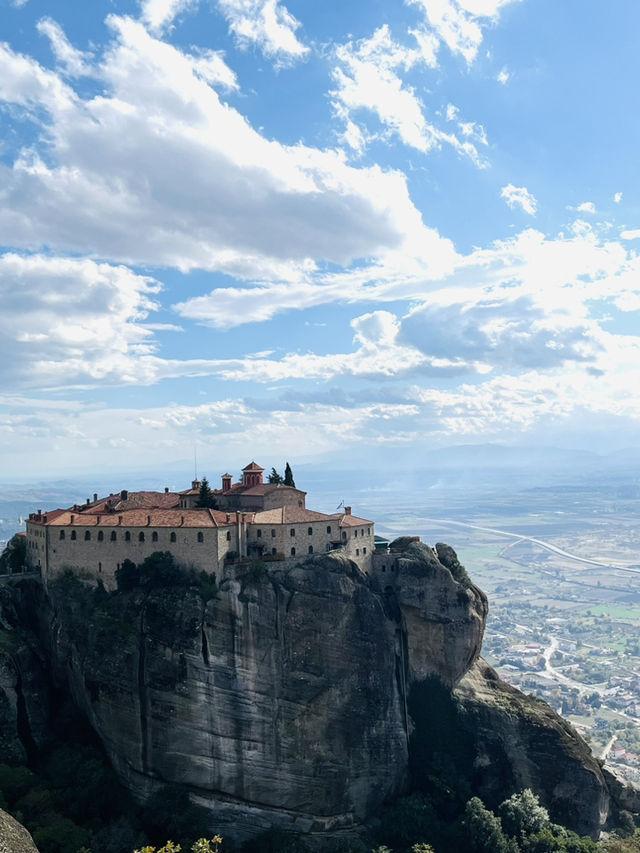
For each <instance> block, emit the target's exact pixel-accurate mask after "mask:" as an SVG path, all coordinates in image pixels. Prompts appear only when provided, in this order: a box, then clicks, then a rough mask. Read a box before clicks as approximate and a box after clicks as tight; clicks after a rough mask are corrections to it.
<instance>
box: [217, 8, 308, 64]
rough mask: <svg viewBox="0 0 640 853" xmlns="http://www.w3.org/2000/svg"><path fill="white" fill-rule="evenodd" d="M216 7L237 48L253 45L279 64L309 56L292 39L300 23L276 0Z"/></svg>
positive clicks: (304, 46)
mask: <svg viewBox="0 0 640 853" xmlns="http://www.w3.org/2000/svg"><path fill="white" fill-rule="evenodd" d="M218 8H219V9H220V11H221V12H222V14H223V15H224V16H225V17H226V19H227V21H228V22H229V29H230V31H231V32H232V33H233V34H234V35H235V37H236V39H237V40H238V42H239V44H240V45H241V46H244V47H247V46H248V45H252V44H255V45H256V46H257V47H258V48H259V49H260V50H261V51H262V52H263V53H264V55H265V56H268V57H270V58H274V59H276V60H277V61H278V63H279V64H288V63H290V62H294V61H296V60H300V59H304V57H305V56H307V54H308V53H309V48H308V47H307V46H306V45H304V44H303V43H302V42H301V41H300V40H299V39H298V37H297V36H296V30H298V29H299V28H300V21H298V20H296V18H294V16H293V15H292V14H291V13H290V12H289V11H288V10H287V8H286V7H285V6H283V5H281V3H280V0H218Z"/></svg>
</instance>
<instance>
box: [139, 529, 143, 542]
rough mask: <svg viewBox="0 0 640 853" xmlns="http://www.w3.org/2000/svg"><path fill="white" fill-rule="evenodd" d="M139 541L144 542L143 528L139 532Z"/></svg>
mask: <svg viewBox="0 0 640 853" xmlns="http://www.w3.org/2000/svg"><path fill="white" fill-rule="evenodd" d="M138 542H144V533H143V532H142V530H141V531H140V533H138Z"/></svg>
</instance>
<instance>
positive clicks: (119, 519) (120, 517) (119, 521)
mask: <svg viewBox="0 0 640 853" xmlns="http://www.w3.org/2000/svg"><path fill="white" fill-rule="evenodd" d="M118 524H122V516H121V515H119V516H118Z"/></svg>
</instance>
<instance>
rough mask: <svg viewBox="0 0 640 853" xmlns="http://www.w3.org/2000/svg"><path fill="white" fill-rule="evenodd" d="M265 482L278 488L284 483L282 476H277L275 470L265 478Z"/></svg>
mask: <svg viewBox="0 0 640 853" xmlns="http://www.w3.org/2000/svg"><path fill="white" fill-rule="evenodd" d="M267 482H268V483H271V484H272V485H275V486H279V485H281V484H282V483H284V480H283V479H282V476H281V475H280V474H278V472H277V471H276V469H275V468H272V469H271V473H270V474H269V476H268V477H267Z"/></svg>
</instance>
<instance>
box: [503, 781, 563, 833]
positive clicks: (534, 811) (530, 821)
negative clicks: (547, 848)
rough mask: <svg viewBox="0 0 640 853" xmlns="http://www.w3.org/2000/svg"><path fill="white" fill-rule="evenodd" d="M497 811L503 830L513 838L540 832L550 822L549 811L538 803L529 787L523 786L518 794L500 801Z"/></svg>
mask: <svg viewBox="0 0 640 853" xmlns="http://www.w3.org/2000/svg"><path fill="white" fill-rule="evenodd" d="M498 811H499V814H500V817H501V819H502V826H503V827H504V831H505V832H506V833H507V834H508V835H513V836H514V837H515V838H525V837H526V836H528V835H533V833H536V832H540V830H541V829H544V827H545V826H548V825H549V823H550V822H551V821H550V819H549V812H548V811H547V810H546V809H545V808H544V806H541V805H540V800H539V799H538V797H537V796H536V795H535V794H534V793H533V791H532V790H531V789H530V788H525V789H524V791H522V793H520V794H513V795H512V796H511V797H509V799H508V800H505V801H504V802H503V803H501V805H500V807H499V809H498Z"/></svg>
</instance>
